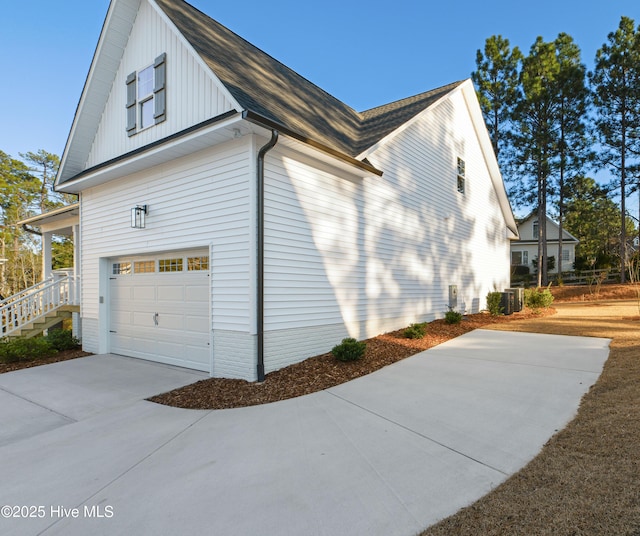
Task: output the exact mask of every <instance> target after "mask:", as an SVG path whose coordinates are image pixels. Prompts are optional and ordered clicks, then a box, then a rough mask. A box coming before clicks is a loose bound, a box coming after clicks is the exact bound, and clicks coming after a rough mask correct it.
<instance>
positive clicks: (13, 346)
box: [0, 337, 57, 363]
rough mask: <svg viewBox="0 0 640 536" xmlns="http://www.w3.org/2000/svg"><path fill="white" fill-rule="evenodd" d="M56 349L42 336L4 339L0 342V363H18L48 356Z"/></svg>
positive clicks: (55, 351)
mask: <svg viewBox="0 0 640 536" xmlns="http://www.w3.org/2000/svg"><path fill="white" fill-rule="evenodd" d="M55 353H57V350H56V349H55V348H53V347H52V346H51V344H50V343H49V342H48V341H47V340H46V339H45V338H44V337H34V338H33V339H9V340H7V339H5V340H3V341H2V342H0V363H18V362H20V361H33V360H34V359H39V358H41V357H49V356H51V355H53V354H55Z"/></svg>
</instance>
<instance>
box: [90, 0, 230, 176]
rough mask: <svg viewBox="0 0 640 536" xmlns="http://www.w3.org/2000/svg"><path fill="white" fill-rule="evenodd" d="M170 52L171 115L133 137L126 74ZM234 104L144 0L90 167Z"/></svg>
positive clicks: (167, 90) (97, 136) (168, 96)
mask: <svg viewBox="0 0 640 536" xmlns="http://www.w3.org/2000/svg"><path fill="white" fill-rule="evenodd" d="M163 52H166V54H167V60H166V62H167V63H166V65H167V67H166V68H167V71H166V73H167V75H166V76H167V79H166V88H167V89H166V99H167V101H166V110H167V112H166V113H167V120H166V121H164V122H163V123H160V124H159V125H156V126H153V127H151V128H148V129H146V130H143V131H141V132H139V133H137V134H135V135H134V136H131V137H129V136H127V132H126V130H125V127H126V108H125V105H126V83H125V82H126V78H127V76H128V75H129V74H130V73H132V72H134V71H136V72H137V71H140V70H141V69H144V68H145V67H148V66H149V65H152V64H153V61H154V60H155V58H156V57H158V56H159V55H160V54H162V53H163ZM231 109H233V105H232V103H231V102H230V101H229V100H228V99H227V93H226V92H225V91H224V90H223V89H222V88H221V87H220V86H219V85H218V84H217V83H216V81H215V79H214V77H212V76H211V74H210V72H209V71H208V70H207V69H206V68H204V67H203V66H202V63H201V62H200V61H198V60H197V59H196V56H195V55H194V54H193V53H192V51H191V50H190V49H189V48H188V47H187V46H186V45H185V44H184V41H183V40H182V39H181V38H180V37H179V36H178V35H177V34H176V33H175V32H174V31H173V30H172V29H171V28H170V27H169V26H168V25H167V24H166V23H165V22H164V20H163V19H162V17H161V16H160V15H159V14H158V12H157V11H156V10H155V9H154V8H153V7H151V6H150V5H149V3H148V2H146V1H143V2H142V3H141V5H140V11H139V12H138V16H137V18H136V21H135V24H134V26H133V29H132V31H131V35H130V36H129V42H128V44H127V47H126V49H125V51H124V55H123V57H122V60H121V62H120V66H119V68H118V73H117V75H116V77H115V80H114V83H113V87H112V88H111V94H110V96H109V99H108V101H107V104H106V106H105V109H104V111H103V114H102V119H101V121H100V126H99V127H98V131H97V134H96V137H95V139H94V141H93V146H92V149H91V152H90V154H89V158H88V160H87V163H86V166H85V167H86V168H89V167H92V166H95V165H97V164H100V163H102V162H105V161H107V160H109V159H111V158H115V157H117V156H120V155H122V154H125V153H127V152H129V151H132V150H134V149H137V148H139V147H143V146H145V145H147V144H149V143H152V142H154V141H156V140H159V139H162V138H165V137H167V136H169V135H171V134H174V133H176V132H180V131H181V130H184V129H186V128H188V127H190V126H192V125H196V124H198V123H200V122H202V121H205V120H206V119H209V118H212V117H215V116H217V115H220V114H222V113H224V112H227V111H229V110H231Z"/></svg>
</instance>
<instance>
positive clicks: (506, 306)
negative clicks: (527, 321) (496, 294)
mask: <svg viewBox="0 0 640 536" xmlns="http://www.w3.org/2000/svg"><path fill="white" fill-rule="evenodd" d="M500 294H501V300H500V307H502V314H505V315H512V314H513V305H514V302H515V294H514V293H513V292H501V293H500Z"/></svg>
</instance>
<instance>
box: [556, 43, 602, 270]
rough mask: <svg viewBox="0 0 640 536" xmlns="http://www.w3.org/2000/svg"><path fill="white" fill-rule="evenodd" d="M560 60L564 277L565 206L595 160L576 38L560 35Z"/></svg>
mask: <svg viewBox="0 0 640 536" xmlns="http://www.w3.org/2000/svg"><path fill="white" fill-rule="evenodd" d="M555 47H556V57H557V59H558V66H559V71H558V76H557V78H556V83H555V93H556V96H557V99H558V107H557V129H558V147H557V156H556V162H555V168H556V169H555V176H556V179H557V184H556V188H555V193H556V199H557V207H558V225H559V239H558V255H557V257H556V258H557V259H558V263H557V267H558V274H562V271H563V269H565V268H566V267H563V265H562V249H563V244H562V230H563V227H564V215H565V202H566V198H567V195H568V193H569V192H571V191H572V190H573V187H574V184H575V181H576V179H577V178H579V177H581V176H582V175H583V172H584V169H585V167H586V166H587V164H588V163H589V162H591V160H592V159H593V153H592V151H591V139H590V138H589V136H588V134H587V132H588V129H587V117H588V109H589V91H588V88H587V85H586V73H587V69H586V67H585V66H584V65H583V64H582V62H581V59H580V49H579V47H578V45H576V43H575V42H574V41H573V38H572V37H571V36H570V35H568V34H565V33H561V34H559V35H558V37H557V38H556V40H555Z"/></svg>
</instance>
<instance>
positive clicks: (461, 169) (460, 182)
mask: <svg viewBox="0 0 640 536" xmlns="http://www.w3.org/2000/svg"><path fill="white" fill-rule="evenodd" d="M465 179H466V174H465V164H464V160H463V159H462V158H459V157H458V179H457V187H458V192H460V193H461V194H464V191H465Z"/></svg>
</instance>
